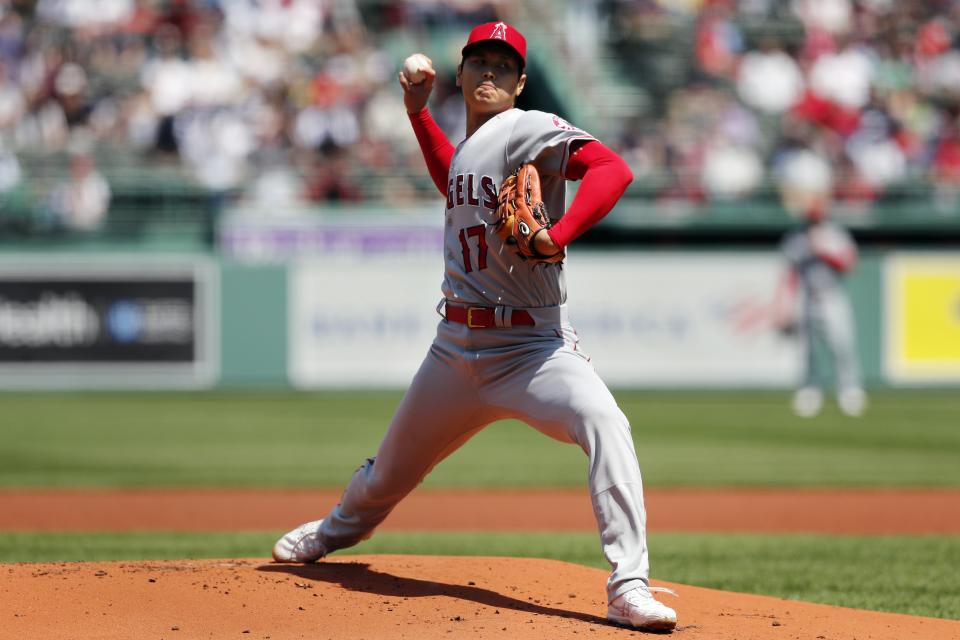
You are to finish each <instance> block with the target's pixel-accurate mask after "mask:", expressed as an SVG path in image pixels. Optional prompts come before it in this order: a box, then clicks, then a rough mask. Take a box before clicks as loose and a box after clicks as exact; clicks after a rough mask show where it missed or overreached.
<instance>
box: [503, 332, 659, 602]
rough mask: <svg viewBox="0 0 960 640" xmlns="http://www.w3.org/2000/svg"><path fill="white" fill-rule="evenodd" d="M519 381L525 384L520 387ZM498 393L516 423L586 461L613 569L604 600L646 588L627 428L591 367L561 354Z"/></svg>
mask: <svg viewBox="0 0 960 640" xmlns="http://www.w3.org/2000/svg"><path fill="white" fill-rule="evenodd" d="M517 376H518V377H521V378H523V377H526V378H528V379H526V380H523V382H522V384H521V383H519V382H518V380H517V379H516V377H517ZM497 390H498V391H502V392H503V394H504V395H502V396H501V397H502V398H504V399H505V401H506V402H507V403H509V408H510V409H511V410H512V411H513V412H514V415H515V416H516V417H517V418H519V419H521V420H524V421H525V422H527V423H528V424H530V425H531V426H533V427H534V428H536V429H537V430H539V431H541V432H543V433H545V434H547V435H549V436H550V437H552V438H555V439H557V440H560V441H563V442H574V443H576V444H578V445H580V447H581V448H582V449H583V450H584V452H585V453H586V454H587V457H588V460H589V472H588V481H589V487H590V499H591V502H592V503H593V511H594V515H595V516H596V519H597V526H598V529H599V532H600V542H601V545H602V547H603V554H604V556H605V557H606V559H607V561H608V562H609V563H610V566H611V567H612V569H613V572H612V574H611V576H610V579H609V580H608V582H607V595H608V598H609V600H611V601H612V600H613V599H615V598H616V597H618V596H620V595H621V594H624V593H626V592H628V591H630V590H632V589H634V588H636V587H637V586H639V584H640V583H644V584H646V583H647V581H648V576H649V560H648V556H647V540H646V526H647V518H646V511H645V509H644V504H643V483H642V481H641V478H640V465H639V464H638V463H637V456H636V452H635V450H634V446H633V437H632V435H631V432H630V424H629V422H628V421H627V418H626V416H625V415H624V414H623V412H622V411H621V410H620V408H619V407H618V406H617V403H616V400H614V398H613V395H612V394H611V393H610V391H609V390H608V389H607V387H606V385H605V384H604V383H603V381H602V380H601V379H600V377H599V376H598V375H597V374H596V372H595V371H594V369H593V366H592V365H591V364H590V363H589V362H587V361H586V360H585V359H584V358H583V357H582V356H580V355H578V354H576V353H573V352H571V351H568V350H561V351H557V352H555V353H553V354H552V355H550V357H549V358H548V359H547V360H546V361H545V362H542V363H533V364H532V366H529V367H525V368H524V369H523V370H522V371H517V372H516V373H515V374H513V375H512V376H511V377H510V378H505V379H504V380H503V381H502V382H501V383H500V384H498V385H497ZM511 390H519V392H517V391H513V392H511ZM488 391H489V390H488Z"/></svg>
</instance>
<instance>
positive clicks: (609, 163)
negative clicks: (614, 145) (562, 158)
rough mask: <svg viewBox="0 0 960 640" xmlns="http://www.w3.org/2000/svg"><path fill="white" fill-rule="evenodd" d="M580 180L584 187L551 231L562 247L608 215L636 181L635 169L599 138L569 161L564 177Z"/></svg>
mask: <svg viewBox="0 0 960 640" xmlns="http://www.w3.org/2000/svg"><path fill="white" fill-rule="evenodd" d="M564 177H565V178H567V179H568V180H580V179H581V178H582V179H583V182H582V183H581V184H580V189H579V190H577V195H576V196H575V197H574V198H573V202H571V203H570V208H569V209H567V212H566V213H565V214H564V216H563V218H561V219H560V221H559V222H557V224H555V225H554V226H553V227H551V228H550V229H548V230H547V233H549V234H550V237H551V238H552V239H553V241H554V242H555V243H556V244H557V246H559V247H561V248H562V247H565V246H567V245H568V244H570V243H571V242H573V241H574V240H575V239H576V238H578V237H580V236H581V235H582V234H583V233H584V232H585V231H586V230H587V229H589V228H590V227H592V226H593V225H595V224H596V223H597V222H598V221H599V220H600V219H601V218H603V216H605V215H607V214H608V213H609V212H610V210H611V209H613V206H614V205H615V204H616V203H617V200H619V199H620V196H622V195H623V192H624V191H626V189H627V186H628V185H629V184H630V183H631V182H632V181H633V172H632V171H631V170H630V167H629V166H627V163H626V162H624V161H623V158H621V157H620V156H618V155H617V154H616V153H614V152H613V151H611V150H610V149H608V148H607V147H605V146H604V145H603V143H601V142H600V141H598V140H590V141H588V142H586V143H585V144H583V145H582V146H581V147H580V148H579V149H577V150H575V151H574V152H573V154H572V155H571V156H570V159H569V160H568V161H567V171H566V174H565V176H564Z"/></svg>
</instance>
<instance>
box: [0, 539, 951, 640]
mask: <svg viewBox="0 0 960 640" xmlns="http://www.w3.org/2000/svg"><path fill="white" fill-rule="evenodd" d="M0 575H2V576H3V579H2V580H0V637H2V638H31V639H32V640H45V639H59V638H63V639H66V638H98V639H104V640H106V639H111V638H117V639H122V640H138V639H141V638H144V639H147V638H149V639H151V640H158V639H163V638H165V639H177V638H182V639H184V640H185V639H187V638H191V639H192V638H217V639H221V638H238V639H246V638H250V639H254V638H256V639H270V640H283V639H287V638H310V639H316V640H323V639H328V638H329V639H331V640H345V639H352V638H358V639H359V638H365V639H367V640H370V639H378V638H383V639H387V638H389V639H391V640H392V639H395V638H410V639H415V640H431V639H437V638H443V639H445V640H446V639H449V638H498V639H504V640H506V639H509V640H517V639H524V638H531V639H532V638H536V639H542V638H550V639H552V640H561V639H568V638H578V639H582V638H623V637H626V636H627V635H631V634H633V633H634V632H631V631H629V630H626V629H622V628H619V627H614V626H611V625H609V624H607V622H606V621H605V620H604V617H603V616H604V614H605V613H606V608H605V603H604V602H603V600H602V598H603V596H602V594H603V588H604V582H605V580H606V577H607V575H606V573H605V572H604V571H600V570H598V569H590V568H587V567H582V566H578V565H573V564H568V563H564V562H557V561H551V560H534V559H523V558H482V557H421V556H343V557H339V558H335V559H331V560H329V561H326V562H323V563H321V564H316V565H307V566H299V565H277V564H272V563H269V562H266V561H264V560H257V559H254V560H203V561H174V562H137V563H131V562H105V563H71V564H66V563H64V564H15V565H6V566H3V567H0ZM660 584H667V583H660ZM668 586H672V587H673V588H675V589H676V590H677V591H678V592H679V594H680V597H679V598H672V597H670V596H663V598H664V599H665V600H666V601H667V602H668V603H669V604H670V605H671V606H673V607H675V608H676V609H677V612H678V615H679V617H680V626H679V627H678V628H677V630H676V631H675V632H674V634H673V635H675V636H677V637H681V638H689V639H691V640H693V639H704V640H705V639H707V638H709V639H710V640H724V639H729V640H734V639H736V640H760V639H763V640H769V639H771V638H773V639H776V638H783V639H785V640H786V639H788V638H789V639H793V638H811V639H813V638H829V639H830V640H853V639H854V638H856V639H857V640H903V638H923V639H924V640H947V639H948V638H957V637H960V622H952V621H948V620H938V619H934V618H919V617H913V616H904V615H896V614H888V613H873V612H868V611H859V610H854V609H843V608H839V607H829V606H823V605H814V604H807V603H801V602H792V601H788V600H780V599H777V598H770V597H764V596H754V595H742V594H734V593H727V592H722V591H714V590H711V589H701V588H697V587H688V586H683V585H669V584H668Z"/></svg>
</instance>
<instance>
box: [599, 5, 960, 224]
mask: <svg viewBox="0 0 960 640" xmlns="http://www.w3.org/2000/svg"><path fill="white" fill-rule="evenodd" d="M606 6H607V9H608V11H609V12H610V15H611V25H613V26H614V27H613V28H614V30H615V31H616V33H615V37H616V38H619V40H620V42H621V43H623V44H626V45H628V46H629V45H634V46H635V47H638V48H639V49H635V50H644V51H651V50H653V49H654V47H657V48H659V51H661V52H667V53H661V54H658V55H661V56H669V55H671V54H670V53H669V51H670V49H671V43H670V42H667V41H666V39H669V38H672V39H673V40H674V42H680V43H681V46H680V50H678V51H677V53H676V55H675V58H676V60H673V61H666V62H669V63H670V64H672V66H670V73H671V75H672V79H673V80H674V84H673V85H672V86H670V87H669V88H668V90H666V91H663V90H662V88H661V89H657V90H658V91H659V93H660V95H661V96H662V97H663V100H662V102H660V103H659V105H658V106H659V108H658V109H655V110H654V112H653V113H651V114H648V117H646V118H641V119H638V121H637V122H634V123H629V124H628V125H627V127H626V128H625V130H624V136H623V139H622V140H621V146H622V147H623V149H624V152H625V153H627V154H628V155H630V157H631V160H632V164H633V165H634V168H635V169H636V170H637V172H638V173H639V174H640V175H642V176H654V175H658V176H663V171H664V169H666V179H665V180H664V181H663V182H662V188H661V189H660V191H659V196H660V197H662V198H664V199H679V200H689V201H703V200H707V199H728V200H731V199H732V200H736V199H739V198H743V197H746V196H751V195H755V194H757V193H761V192H762V191H763V188H764V186H765V185H769V184H771V183H772V182H773V183H775V182H776V180H777V176H778V173H780V168H781V166H782V165H783V164H784V163H785V162H786V161H787V160H788V159H789V158H791V157H792V156H793V155H794V154H795V153H797V152H799V151H802V152H804V153H809V152H814V153H816V154H818V155H819V156H821V157H823V158H824V159H826V160H827V161H828V162H829V164H830V165H831V166H832V167H833V171H834V179H833V182H834V185H835V197H836V199H837V201H838V202H840V203H841V204H845V205H846V206H847V207H848V208H850V209H852V210H857V209H858V208H859V209H860V210H862V211H864V212H867V211H869V210H870V205H871V203H874V202H876V201H878V200H880V199H883V198H885V197H888V196H890V197H892V196H893V194H895V193H899V194H903V193H907V192H909V190H910V188H913V189H914V193H915V192H916V190H917V189H920V190H921V191H924V192H925V193H927V194H929V193H934V194H935V195H936V196H937V198H936V202H937V203H939V204H940V205H941V207H942V209H943V210H944V211H955V210H956V205H957V197H956V194H957V191H958V186H960V126H958V125H960V121H958V115H960V2H957V1H956V0H928V1H925V2H898V1H896V0H790V1H786V0H785V1H778V0H739V1H736V0H660V1H657V0H613V1H611V2H607V3H606ZM678 34H688V35H689V38H688V39H684V38H682V37H681V38H678V37H677V36H678ZM673 49H675V50H676V49H677V47H676V46H674V47H673ZM661 62H664V63H666V62H665V61H664V60H661ZM644 81H645V80H644V79H640V82H641V83H643V82H644ZM931 186H932V187H933V189H932V190H931V188H930V187H931Z"/></svg>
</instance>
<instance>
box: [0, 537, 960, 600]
mask: <svg viewBox="0 0 960 640" xmlns="http://www.w3.org/2000/svg"><path fill="white" fill-rule="evenodd" d="M278 533H279V532H276V533H232V534H222V533H216V534H207V533H190V534H182V533H177V534H159V533H158V534H153V533H126V534H86V533H85V534H75V533H70V534H52V533H42V534H37V533H21V534H10V533H4V534H0V561H3V562H14V561H18V562H19V561H31V562H53V561H79V560H118V559H120V560H138V559H150V560H160V559H180V558H238V557H239V558H244V557H254V558H256V557H260V558H264V561H266V557H267V554H268V553H269V549H270V547H271V545H272V544H273V542H274V540H275V538H276V535H277V534H278ZM650 548H651V553H652V576H653V578H654V579H661V580H667V581H671V582H680V583H683V584H691V585H699V586H704V587H712V588H717V589H723V590H728V591H740V592H747V593H760V594H767V595H774V596H780V597H784V598H790V599H795V600H804V601H809V602H820V603H824V604H834V605H841V606H848V607H856V608H860V609H873V610H877V611H893V612H899V613H908V614H913V615H923V616H934V617H941V618H950V619H960V573H958V572H957V571H956V567H957V566H958V565H960V537H957V536H915V537H903V536H876V537H874V536H871V537H852V536H851V537H847V536H813V535H776V536H772V535H765V536H761V535H721V534H709V535H706V534H654V535H652V536H651V537H650ZM478 551H479V552H480V553H482V554H483V555H491V556H533V557H542V558H555V559H559V560H565V561H568V562H576V563H579V564H584V565H588V566H593V567H598V568H603V569H606V568H607V566H606V564H605V563H604V560H603V557H602V556H601V554H600V550H599V543H598V542H597V539H596V536H595V535H593V534H588V533H562V534H561V533H558V534H550V535H546V534H520V533H517V534H506V533H488V532H484V533H457V534H449V533H447V534H444V533H414V534H410V533H387V532H384V533H381V534H378V535H377V536H375V537H374V538H373V539H371V540H368V541H367V542H364V543H362V544H360V545H359V546H357V547H355V548H354V549H352V550H350V551H348V552H341V553H342V555H348V554H350V553H410V554H434V555H477V553H478ZM465 578H466V577H465ZM680 595H681V598H683V593H682V590H681V594H680ZM599 597H600V594H598V598H599ZM678 604H682V599H681V600H680V601H678Z"/></svg>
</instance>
